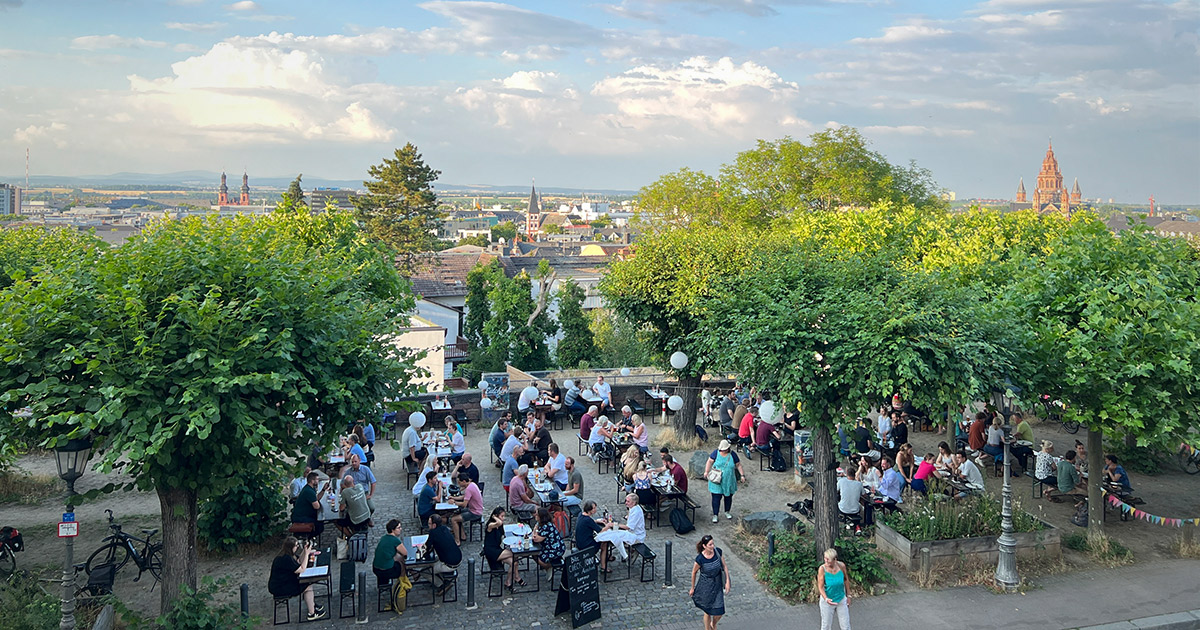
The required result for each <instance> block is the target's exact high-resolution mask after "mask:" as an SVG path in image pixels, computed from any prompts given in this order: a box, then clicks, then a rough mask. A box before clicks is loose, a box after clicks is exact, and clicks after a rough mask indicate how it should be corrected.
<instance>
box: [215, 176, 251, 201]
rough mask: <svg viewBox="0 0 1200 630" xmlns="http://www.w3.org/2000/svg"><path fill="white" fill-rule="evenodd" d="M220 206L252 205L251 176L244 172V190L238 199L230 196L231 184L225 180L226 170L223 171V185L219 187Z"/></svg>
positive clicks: (218, 198)
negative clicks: (235, 199)
mask: <svg viewBox="0 0 1200 630" xmlns="http://www.w3.org/2000/svg"><path fill="white" fill-rule="evenodd" d="M217 205H218V206H248V205H250V176H249V175H247V174H246V172H245V171H243V172H242V191H241V195H239V196H238V200H237V201H234V200H232V199H230V198H229V185H228V184H227V183H226V181H225V171H221V186H220V187H219V188H217Z"/></svg>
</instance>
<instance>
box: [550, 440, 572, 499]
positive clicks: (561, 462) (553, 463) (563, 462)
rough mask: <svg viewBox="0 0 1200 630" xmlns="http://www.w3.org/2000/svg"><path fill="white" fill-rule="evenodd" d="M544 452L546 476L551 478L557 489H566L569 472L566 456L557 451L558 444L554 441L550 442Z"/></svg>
mask: <svg viewBox="0 0 1200 630" xmlns="http://www.w3.org/2000/svg"><path fill="white" fill-rule="evenodd" d="M546 452H547V453H548V457H547V458H546V468H545V470H546V478H547V479H550V480H553V481H554V485H556V486H558V489H559V491H562V490H566V489H567V479H569V478H570V473H568V472H567V457H566V456H565V455H563V454H562V453H559V452H558V444H556V443H554V442H551V443H550V446H549V447H547V448H546Z"/></svg>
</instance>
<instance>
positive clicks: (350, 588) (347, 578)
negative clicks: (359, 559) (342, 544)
mask: <svg viewBox="0 0 1200 630" xmlns="http://www.w3.org/2000/svg"><path fill="white" fill-rule="evenodd" d="M357 594H358V593H357V592H356V588H355V586H354V561H353V560H345V561H343V562H342V570H341V573H340V574H339V576H338V619H345V618H346V617H354V616H355V615H356V612H357V611H355V609H354V606H355V602H356V599H357V598H356V597H355V596H356V595H357ZM347 600H349V601H350V614H349V615H347V614H346V601H347Z"/></svg>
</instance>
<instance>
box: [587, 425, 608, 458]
mask: <svg viewBox="0 0 1200 630" xmlns="http://www.w3.org/2000/svg"><path fill="white" fill-rule="evenodd" d="M612 436H613V431H612V427H611V425H610V424H609V422H608V416H600V417H599V418H597V419H596V426H594V427H592V435H591V437H589V438H588V447H589V451H590V454H589V456H590V457H591V458H592V461H593V462H594V461H598V460H599V459H600V458H601V457H604V458H608V457H611V456H612V452H611V451H610V450H609V444H608V440H610V439H612Z"/></svg>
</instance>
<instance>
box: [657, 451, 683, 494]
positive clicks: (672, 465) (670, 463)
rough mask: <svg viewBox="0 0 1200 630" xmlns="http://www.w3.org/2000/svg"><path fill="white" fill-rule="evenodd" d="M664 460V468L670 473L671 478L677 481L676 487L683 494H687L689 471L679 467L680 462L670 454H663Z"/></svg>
mask: <svg viewBox="0 0 1200 630" xmlns="http://www.w3.org/2000/svg"><path fill="white" fill-rule="evenodd" d="M662 460H663V468H665V469H666V470H667V471H668V472H670V473H671V478H672V479H674V480H675V487H676V488H679V491H680V492H681V493H683V494H687V488H688V476H687V471H686V470H684V469H683V466H680V465H679V462H677V461H675V458H674V457H672V456H671V454H670V453H663V456H662Z"/></svg>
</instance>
